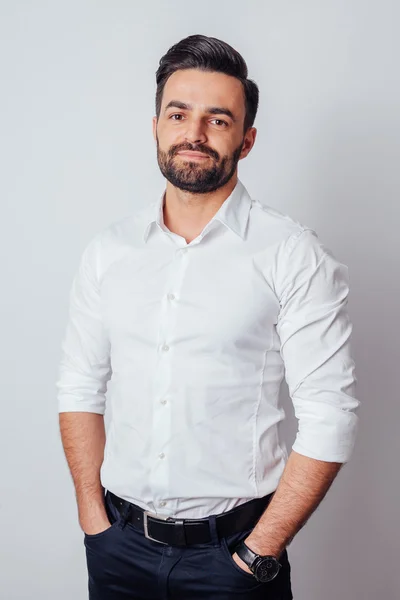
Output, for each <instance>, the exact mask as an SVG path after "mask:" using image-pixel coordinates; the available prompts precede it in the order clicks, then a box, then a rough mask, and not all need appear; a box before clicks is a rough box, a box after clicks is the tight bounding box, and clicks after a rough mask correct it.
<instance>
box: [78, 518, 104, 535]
mask: <svg viewBox="0 0 400 600" xmlns="http://www.w3.org/2000/svg"><path fill="white" fill-rule="evenodd" d="M80 526H81V529H82V531H83V533H86V534H87V535H96V534H97V533H102V532H103V531H106V530H107V529H109V528H110V527H111V523H110V521H109V520H108V519H105V520H104V519H103V520H101V521H98V522H93V521H92V522H90V523H89V522H87V523H80Z"/></svg>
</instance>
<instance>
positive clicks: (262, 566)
mask: <svg viewBox="0 0 400 600" xmlns="http://www.w3.org/2000/svg"><path fill="white" fill-rule="evenodd" d="M234 552H236V554H237V555H238V556H239V558H241V559H242V561H243V562H244V563H246V565H247V566H248V567H249V569H250V571H251V572H252V573H253V575H254V577H255V578H256V579H257V581H261V582H263V583H265V582H267V581H272V580H273V579H275V577H276V576H277V575H278V573H279V569H280V568H281V566H282V565H281V564H280V562H279V561H278V560H277V558H276V557H275V556H261V555H260V554H256V553H255V552H253V550H251V549H250V548H249V547H248V546H247V545H246V544H245V542H244V541H241V542H239V544H238V545H237V546H235V549H234Z"/></svg>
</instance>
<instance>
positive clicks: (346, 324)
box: [277, 228, 359, 463]
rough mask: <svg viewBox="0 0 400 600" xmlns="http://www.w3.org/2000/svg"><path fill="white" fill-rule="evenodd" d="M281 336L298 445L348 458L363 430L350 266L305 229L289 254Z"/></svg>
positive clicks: (310, 452)
mask: <svg viewBox="0 0 400 600" xmlns="http://www.w3.org/2000/svg"><path fill="white" fill-rule="evenodd" d="M277 282H278V286H277V287H278V288H279V292H278V294H279V300H280V307H281V309H280V313H279V316H278V321H277V333H278V335H279V337H280V342H281V350H280V352H281V356H282V359H283V361H284V365H285V379H286V382H287V384H288V389H289V393H290V397H291V399H292V402H293V406H294V411H295V415H296V417H297V419H298V431H297V435H296V439H295V442H294V444H293V450H295V451H296V452H298V453H299V454H303V455H305V456H308V457H310V458H315V459H318V460H323V461H327V462H340V463H344V462H347V461H348V460H349V458H350V456H351V454H352V452H353V448H354V443H355V438H356V431H357V427H358V416H357V408H358V406H359V401H358V400H357V399H356V397H355V388H356V382H357V378H356V375H355V365H354V361H353V359H352V356H351V348H350V338H351V331H352V324H351V322H350V318H349V315H348V312H347V299H348V293H349V279H348V267H347V266H346V265H344V264H342V263H340V262H339V261H338V260H336V258H335V257H334V256H333V254H332V253H331V252H330V250H329V249H328V248H326V247H325V246H324V245H323V244H322V243H321V242H320V240H319V239H318V236H317V234H316V233H315V231H314V230H312V229H309V228H305V229H302V230H301V231H299V232H296V233H295V234H293V235H292V236H291V237H290V238H289V240H288V241H287V243H286V244H284V248H283V249H282V251H281V257H280V261H279V266H278V269H277Z"/></svg>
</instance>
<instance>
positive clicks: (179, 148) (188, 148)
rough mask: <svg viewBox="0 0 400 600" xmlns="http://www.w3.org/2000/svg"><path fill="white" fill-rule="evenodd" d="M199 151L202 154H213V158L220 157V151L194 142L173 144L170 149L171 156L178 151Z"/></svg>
mask: <svg viewBox="0 0 400 600" xmlns="http://www.w3.org/2000/svg"><path fill="white" fill-rule="evenodd" d="M184 151H188V152H199V153H200V154H206V155H207V156H211V157H212V158H215V159H217V160H218V159H219V154H218V152H215V150H212V149H211V148H206V147H205V146H194V145H193V144H180V145H179V146H173V147H172V148H171V150H170V154H171V156H175V154H177V153H178V152H184Z"/></svg>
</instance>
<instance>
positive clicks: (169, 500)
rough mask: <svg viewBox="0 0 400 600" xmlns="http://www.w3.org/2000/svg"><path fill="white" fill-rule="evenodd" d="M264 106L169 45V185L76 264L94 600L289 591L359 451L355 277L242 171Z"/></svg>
mask: <svg viewBox="0 0 400 600" xmlns="http://www.w3.org/2000/svg"><path fill="white" fill-rule="evenodd" d="M257 106H258V88H257V86H256V84H255V83H254V82H253V81H251V80H249V79H248V78H247V66H246V63H245V61H244V60H243V58H242V57H241V56H240V54H239V53H238V52H237V51H235V50H234V49H233V48H232V47H231V46H229V45H228V44H226V43H224V42H223V41H221V40H218V39H215V38H210V37H205V36H202V35H194V36H190V37H188V38H186V39H184V40H182V41H180V42H179V43H178V44H176V45H174V46H173V47H172V48H170V50H169V51H168V52H167V54H166V55H165V56H164V57H163V58H162V59H161V61H160V66H159V69H158V71H157V94H156V117H154V120H153V131H154V138H155V141H156V143H157V158H158V165H159V167H160V169H161V172H162V174H163V175H164V177H165V178H166V181H167V183H166V189H165V190H163V193H162V194H161V195H160V197H159V198H157V199H155V200H153V201H152V202H149V203H148V205H146V206H145V208H142V209H141V210H139V211H137V212H136V213H135V214H133V215H130V216H129V217H126V218H124V219H121V220H119V221H117V222H114V223H112V224H111V225H109V226H107V227H106V228H104V230H103V231H101V232H100V233H98V234H97V235H96V236H94V238H93V239H92V240H91V241H90V243H89V244H88V245H87V247H86V248H85V251H84V253H83V255H82V259H81V262H80V266H79V269H78V271H77V273H76V276H75V279H74V282H73V285H72V289H71V297H70V316H69V321H68V326H67V331H66V335H65V339H64V342H63V356H62V360H61V364H60V374H59V379H58V382H57V386H58V400H59V412H60V428H61V436H62V441H63V445H64V449H65V454H66V458H67V461H68V465H69V468H70V470H71V474H72V477H73V481H74V485H75V489H76V497H77V505H78V512H79V522H80V526H81V528H82V530H83V532H84V543H85V548H86V557H87V566H88V574H89V582H88V586H89V597H90V598H91V600H105V599H112V600H122V599H124V600H125V599H149V598H152V599H159V600H161V599H164V598H165V599H167V598H168V599H174V600H178V599H182V600H183V599H184V600H193V599H196V598H199V599H200V598H202V599H207V600H213V599H215V600H217V599H218V600H224V599H225V600H227V599H231V598H236V597H240V598H242V599H245V598H246V599H247V600H250V599H254V600H255V599H259V598H269V599H270V600H274V599H276V600H278V599H279V600H283V599H284V600H288V599H290V598H293V595H292V591H291V580H290V565H289V560H288V555H287V546H288V545H289V543H290V541H291V540H292V539H293V537H294V536H295V534H296V533H297V532H298V531H299V529H300V528H301V527H302V526H303V525H304V523H305V522H306V521H307V519H308V518H309V517H310V515H311V514H312V513H313V511H314V510H315V509H316V507H317V506H318V505H319V503H320V502H321V500H322V499H323V497H324V496H325V494H326V492H327V490H328V489H329V487H330V485H331V483H332V481H333V480H334V478H335V476H336V475H337V473H338V471H339V469H340V467H341V465H342V464H343V463H345V462H347V461H348V460H349V458H350V455H351V453H352V450H353V446H354V440H355V435H356V428H357V419H358V417H357V416H356V412H357V410H356V409H357V408H358V404H359V403H358V401H357V400H356V399H355V397H354V389H355V383H356V378H355V374H354V362H353V360H352V358H351V353H350V345H349V344H350V334H351V329H352V326H351V323H350V320H349V317H348V314H347V310H346V304H347V296H348V291H349V288H348V270H347V267H346V266H345V265H343V264H341V263H340V262H338V261H337V260H336V259H335V258H334V256H333V255H332V253H331V252H330V251H329V250H328V249H327V248H326V247H325V246H324V245H323V244H322V243H321V242H320V241H319V239H318V237H317V234H316V233H315V232H314V231H313V230H312V229H310V228H308V227H305V226H303V225H301V224H300V223H299V222H297V221H295V220H294V219H291V218H290V217H289V216H287V215H284V214H283V213H280V212H279V211H277V210H275V209H273V208H272V207H270V206H269V205H267V204H261V203H260V202H259V201H257V200H253V199H251V198H250V196H249V194H248V192H247V190H246V188H245V187H244V185H243V184H242V182H241V181H240V180H239V179H238V162H239V160H241V159H243V158H245V157H246V156H247V155H248V154H249V152H250V151H251V149H252V147H253V145H254V142H255V138H256V129H255V128H254V127H253V123H254V120H255V116H256V112H257ZM284 371H285V378H286V381H287V383H288V387H289V392H290V396H291V398H292V401H293V404H294V409H295V413H296V416H297V418H298V420H299V429H298V433H297V436H296V440H295V442H294V445H293V449H292V451H291V453H290V456H289V457H288V456H287V452H286V448H285V446H284V443H283V441H282V440H280V439H279V437H278V433H277V426H278V423H279V422H280V421H281V420H282V419H283V418H284V413H283V409H282V407H281V406H280V405H279V402H278V396H279V388H280V385H281V381H282V379H283V376H284ZM106 391H107V392H108V393H109V397H107V400H108V402H107V408H109V409H110V410H111V418H110V425H109V429H108V431H107V440H106V438H105V430H104V414H105V408H106V399H105V393H106Z"/></svg>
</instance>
